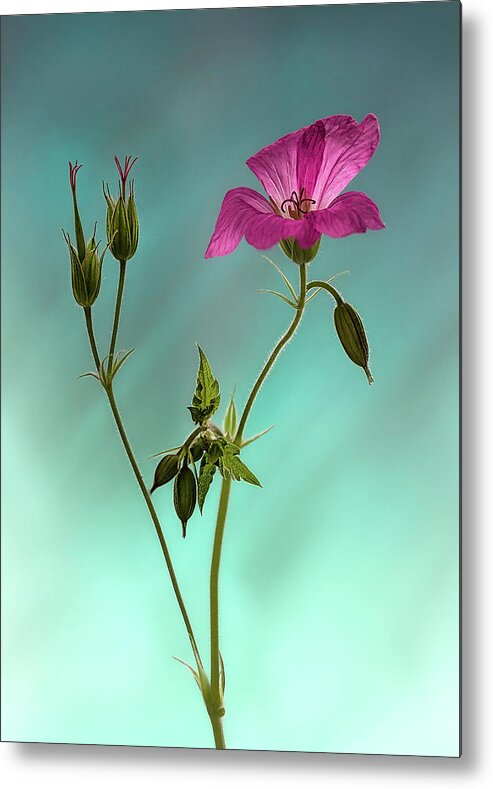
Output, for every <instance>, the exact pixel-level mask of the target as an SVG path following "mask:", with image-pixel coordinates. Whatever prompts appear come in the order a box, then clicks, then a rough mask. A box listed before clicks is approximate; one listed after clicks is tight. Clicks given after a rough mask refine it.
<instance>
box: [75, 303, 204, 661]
mask: <svg viewBox="0 0 493 789" xmlns="http://www.w3.org/2000/svg"><path fill="white" fill-rule="evenodd" d="M122 290H123V288H122ZM84 312H85V316H86V326H87V333H88V336H89V343H90V345H91V350H92V354H93V357H94V362H95V364H96V366H97V368H98V370H99V368H100V365H101V363H100V360H99V353H98V349H97V345H96V339H95V337H94V331H93V326H92V317H91V309H90V308H87V309H85V310H84ZM105 392H106V395H107V397H108V401H109V404H110V408H111V411H112V414H113V417H114V420H115V423H116V426H117V429H118V433H119V434H120V438H121V440H122V443H123V446H124V448H125V452H126V454H127V457H128V460H129V462H130V465H131V467H132V470H133V472H134V475H135V478H136V480H137V483H138V485H139V488H140V490H141V492H142V495H143V497H144V500H145V503H146V505H147V509H148V510H149V514H150V516H151V519H152V522H153V524H154V528H155V530H156V534H157V537H158V540H159V544H160V545H161V550H162V552H163V556H164V560H165V562H166V567H167V568H168V573H169V576H170V579H171V585H172V587H173V591H174V593H175V597H176V600H177V602H178V606H179V608H180V612H181V615H182V617H183V621H184V623H185V628H186V630H187V633H188V637H189V638H190V642H191V645H192V650H193V653H194V656H195V659H196V660H197V662H200V665H202V661H201V659H200V654H199V650H198V647H197V642H196V640H195V635H194V632H193V628H192V624H191V622H190V618H189V616H188V612H187V609H186V607H185V603H184V600H183V597H182V594H181V591H180V587H179V584H178V579H177V577H176V573H175V569H174V567H173V562H172V560H171V555H170V552H169V549H168V546H167V543H166V539H165V537H164V534H163V530H162V528H161V524H160V522H159V518H158V515H157V512H156V510H155V508H154V504H153V503H152V499H151V495H150V493H149V491H148V490H147V487H146V484H145V482H144V479H143V477H142V474H141V471H140V468H139V465H138V463H137V460H136V459H135V455H134V453H133V450H132V447H131V445H130V441H129V440H128V436H127V434H126V432H125V428H124V426H123V422H122V419H121V416H120V412H119V410H118V406H117V403H116V400H115V395H114V393H113V387H112V385H111V384H110V385H109V386H108V388H105Z"/></svg>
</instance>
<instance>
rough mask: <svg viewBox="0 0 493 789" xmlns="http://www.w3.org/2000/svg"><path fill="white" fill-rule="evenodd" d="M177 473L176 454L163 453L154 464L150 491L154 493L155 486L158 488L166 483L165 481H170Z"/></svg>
mask: <svg viewBox="0 0 493 789" xmlns="http://www.w3.org/2000/svg"><path fill="white" fill-rule="evenodd" d="M177 474H178V455H165V456H164V457H163V458H161V460H160V461H159V463H158V464H157V466H156V471H155V472H154V482H153V483H152V488H151V493H154V491H155V490H156V488H160V487H161V485H166V483H167V482H171V480H172V479H173V478H174V477H176V475H177Z"/></svg>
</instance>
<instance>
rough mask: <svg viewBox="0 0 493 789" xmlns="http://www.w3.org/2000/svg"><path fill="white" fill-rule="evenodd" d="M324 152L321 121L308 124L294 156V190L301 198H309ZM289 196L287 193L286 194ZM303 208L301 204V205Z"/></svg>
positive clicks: (322, 124)
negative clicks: (295, 184) (295, 156)
mask: <svg viewBox="0 0 493 789" xmlns="http://www.w3.org/2000/svg"><path fill="white" fill-rule="evenodd" d="M324 152H325V127H324V123H323V121H317V122H316V123H314V124H313V125H312V126H308V128H307V129H305V130H304V131H303V133H302V134H301V135H300V137H299V139H298V146H297V158H296V183H297V186H296V192H297V194H298V196H299V197H300V199H301V190H302V189H303V197H304V198H305V199H306V198H311V197H312V195H313V192H314V189H315V184H316V183H317V178H318V174H319V171H320V167H321V166H322V162H323V157H324ZM286 197H289V195H286ZM302 208H303V205H302Z"/></svg>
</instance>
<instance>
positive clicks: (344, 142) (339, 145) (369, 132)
mask: <svg viewBox="0 0 493 789" xmlns="http://www.w3.org/2000/svg"><path fill="white" fill-rule="evenodd" d="M323 123H324V126H325V150H324V156H323V161H322V164H321V167H320V171H319V174H318V178H317V183H316V185H315V189H314V192H313V194H312V195H309V196H310V197H313V199H314V200H316V201H317V203H316V207H317V209H318V210H321V209H323V208H326V207H327V206H329V205H330V204H331V202H332V201H333V200H334V198H335V197H337V195H338V194H340V193H341V192H342V190H343V189H345V188H346V186H347V185H348V183H349V182H350V181H352V179H353V178H354V177H355V175H357V174H358V173H359V171H360V170H361V169H362V168H363V167H364V166H365V165H366V164H368V162H369V161H370V159H371V157H372V156H373V154H374V152H375V150H376V149H377V147H378V144H379V142H380V127H379V124H378V118H377V117H376V115H373V114H370V115H367V116H366V118H364V119H363V120H362V121H361V123H358V122H357V121H355V120H354V118H352V117H351V116H350V115H332V116H331V117H330V118H325V120H324V121H323Z"/></svg>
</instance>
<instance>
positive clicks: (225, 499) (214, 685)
mask: <svg viewBox="0 0 493 789" xmlns="http://www.w3.org/2000/svg"><path fill="white" fill-rule="evenodd" d="M299 268H300V291H299V295H298V301H297V304H296V313H295V316H294V318H293V320H292V321H291V324H290V325H289V327H288V329H287V331H286V332H285V333H284V334H283V336H282V337H281V339H280V340H279V341H278V342H277V344H276V345H275V347H274V349H273V350H272V352H271V354H270V355H269V358H268V359H267V361H266V363H265V364H264V366H263V368H262V370H261V372H260V374H259V376H258V378H257V380H256V381H255V383H254V385H253V387H252V390H251V392H250V395H249V397H248V400H247V402H246V405H245V408H244V409H243V413H242V415H241V419H240V422H239V425H238V430H237V432H236V436H235V442H236V443H237V444H238V445H239V444H240V442H241V439H242V436H243V432H244V430H245V426H246V423H247V420H248V417H249V415H250V411H251V409H252V406H253V404H254V402H255V398H256V397H257V395H258V393H259V391H260V389H261V387H262V384H263V383H264V381H265V379H266V378H267V375H268V374H269V372H270V370H271V369H272V367H273V365H274V363H275V361H276V359H277V357H278V356H279V354H280V353H281V351H282V349H283V348H284V346H285V345H287V343H288V342H289V341H290V340H291V338H292V337H293V335H294V333H295V332H296V329H297V328H298V325H299V323H300V321H301V318H302V315H303V310H304V308H305V301H306V265H304V264H302V265H300V267H299ZM230 492H231V480H229V479H223V481H222V486H221V496H220V499H219V508H218V512H217V520H216V530H215V533H214V546H213V549H212V561H211V576H210V638H211V693H212V699H213V703H214V705H215V706H216V708H219V707H220V706H222V693H221V689H220V660H221V658H220V652H219V569H220V565H221V553H222V546H223V538H224V528H225V525H226V517H227V514H228V505H229V496H230ZM211 722H212V725H213V729H214V737H215V742H216V748H225V747H226V746H225V744H224V737H223V736H222V721H221V718H217V720H216V721H214V720H213V718H212V717H211ZM219 726H220V732H221V736H222V739H221V740H220V741H219V744H218V739H217V737H216V728H215V727H217V729H218V731H219V728H218V727H219Z"/></svg>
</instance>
